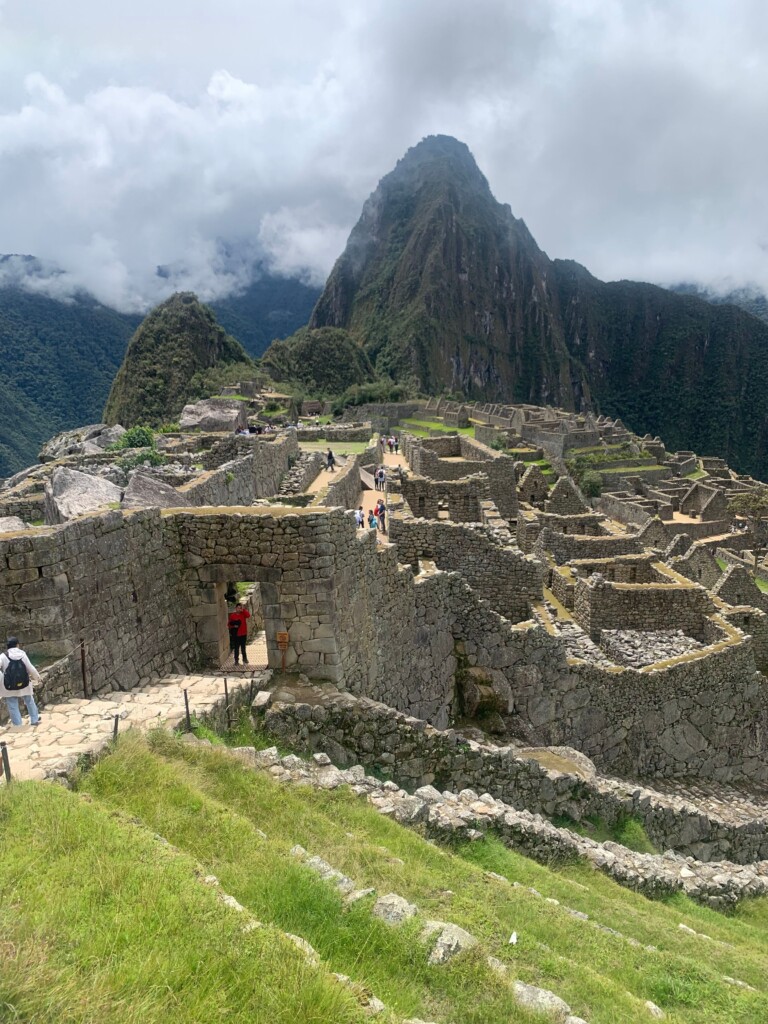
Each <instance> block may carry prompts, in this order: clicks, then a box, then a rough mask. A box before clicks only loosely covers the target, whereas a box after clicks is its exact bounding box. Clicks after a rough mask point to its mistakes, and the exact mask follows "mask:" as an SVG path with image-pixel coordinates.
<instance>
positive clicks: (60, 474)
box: [45, 466, 122, 524]
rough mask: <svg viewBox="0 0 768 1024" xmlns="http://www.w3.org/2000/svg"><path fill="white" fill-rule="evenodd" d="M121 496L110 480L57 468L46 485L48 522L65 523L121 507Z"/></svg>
mask: <svg viewBox="0 0 768 1024" xmlns="http://www.w3.org/2000/svg"><path fill="white" fill-rule="evenodd" d="M121 496H122V492H121V490H120V488H119V487H117V486H116V485H115V484H112V483H110V482H109V481H108V480H104V479H103V478H101V477H97V476H89V475H88V474H87V473H80V472H78V471H77V470H76V469H68V468H67V467H66V466H57V467H56V469H55V470H54V471H53V474H52V476H51V478H50V480H48V481H46V484H45V521H46V523H49V524H50V523H66V522H68V521H69V520H70V519H76V518H77V517H78V516H83V515H87V514H88V513H89V512H96V511H97V510H99V509H104V508H107V507H109V506H110V505H118V504H119V503H120V498H121Z"/></svg>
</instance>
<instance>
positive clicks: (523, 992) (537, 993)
mask: <svg viewBox="0 0 768 1024" xmlns="http://www.w3.org/2000/svg"><path fill="white" fill-rule="evenodd" d="M513 991H514V995H515V999H516V1001H517V1002H518V1003H519V1005H520V1006H523V1007H525V1009H526V1010H532V1011H533V1012H534V1013H544V1014H546V1015H547V1016H548V1017H549V1018H550V1019H551V1020H554V1021H558V1022H559V1024H565V1021H566V1020H567V1018H568V1017H569V1016H570V1013H571V1008H570V1006H569V1005H568V1003H566V1002H565V1000H564V999H561V998H560V996H556V995H555V993H554V992H550V991H549V989H546V988H537V987H536V986H535V985H526V984H525V983H524V982H522V981H516V982H515V983H514V985H513Z"/></svg>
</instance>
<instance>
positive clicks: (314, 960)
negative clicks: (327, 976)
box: [285, 932, 320, 964]
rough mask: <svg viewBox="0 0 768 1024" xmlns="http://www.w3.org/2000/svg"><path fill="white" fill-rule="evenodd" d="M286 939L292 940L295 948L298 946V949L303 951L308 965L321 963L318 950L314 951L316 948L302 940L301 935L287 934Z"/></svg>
mask: <svg viewBox="0 0 768 1024" xmlns="http://www.w3.org/2000/svg"><path fill="white" fill-rule="evenodd" d="M285 937H286V939H290V941H291V942H292V943H293V944H294V946H296V948H297V949H300V950H301V952H302V953H303V954H304V956H305V957H306V959H307V962H308V963H310V964H319V963H320V957H319V956H318V953H317V950H316V949H314V947H312V946H310V944H309V943H308V942H307V940H306V939H302V937H301V936H300V935H293V934H292V933H291V932H285Z"/></svg>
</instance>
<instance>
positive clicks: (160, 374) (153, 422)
mask: <svg viewBox="0 0 768 1024" xmlns="http://www.w3.org/2000/svg"><path fill="white" fill-rule="evenodd" d="M231 364H243V368H244V370H248V368H249V367H250V368H251V369H252V366H253V364H252V363H251V360H250V359H249V358H248V356H247V355H246V353H245V350H244V349H243V348H242V346H241V345H240V343H239V342H237V341H235V339H234V338H231V337H230V336H229V335H228V334H227V333H226V331H225V330H224V328H223V327H221V326H220V325H219V324H218V323H217V321H216V318H215V316H214V315H213V312H212V311H211V310H210V309H209V308H208V307H207V306H204V305H203V304H202V303H201V302H199V301H198V299H197V296H196V295H194V294H193V293H192V292H177V293H176V294H174V295H172V296H171V297H170V298H168V299H166V300H165V302H162V303H160V305H159V306H156V307H155V308H154V309H153V310H151V312H150V313H148V314H147V316H146V317H145V319H144V320H143V321H142V322H141V324H139V327H138V329H137V330H136V333H135V334H134V335H133V337H132V338H131V340H130V342H129V344H128V350H127V352H126V353H125V359H124V360H123V363H122V366H121V367H120V369H119V370H118V372H117V376H116V377H115V380H114V383H113V385H112V390H111V391H110V393H109V398H108V399H107V404H106V406H105V407H104V420H105V422H106V423H122V425H123V426H124V427H130V426H134V425H135V424H137V423H147V424H149V425H150V426H159V425H160V424H162V423H165V422H168V421H169V420H174V419H176V418H177V417H178V415H179V413H180V412H181V410H182V408H183V406H184V405H185V403H186V402H188V401H190V399H191V397H193V396H194V393H195V386H194V381H195V378H196V377H197V378H198V379H199V377H200V375H201V374H204V373H205V371H210V370H212V369H214V368H218V367H222V366H227V365H231Z"/></svg>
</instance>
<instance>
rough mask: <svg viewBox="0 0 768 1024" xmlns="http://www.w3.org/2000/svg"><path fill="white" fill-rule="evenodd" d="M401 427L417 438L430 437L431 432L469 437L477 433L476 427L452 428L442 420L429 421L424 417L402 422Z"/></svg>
mask: <svg viewBox="0 0 768 1024" xmlns="http://www.w3.org/2000/svg"><path fill="white" fill-rule="evenodd" d="M400 425H401V427H402V428H403V430H407V431H408V433H409V434H413V435H414V436H416V437H429V434H430V432H431V431H438V432H439V433H441V434H465V435H466V436H467V437H473V436H474V433H475V428H474V427H451V426H449V425H448V424H447V423H444V422H443V421H442V420H429V419H425V418H423V417H422V418H420V419H405V420H401V421H400Z"/></svg>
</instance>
